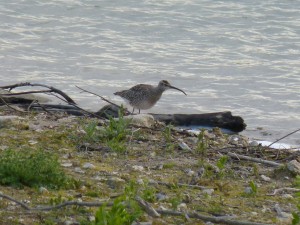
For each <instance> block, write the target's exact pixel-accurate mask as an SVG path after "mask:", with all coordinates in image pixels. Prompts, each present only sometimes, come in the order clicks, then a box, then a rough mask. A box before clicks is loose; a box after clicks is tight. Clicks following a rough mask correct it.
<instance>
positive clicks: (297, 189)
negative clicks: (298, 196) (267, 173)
mask: <svg viewBox="0 0 300 225" xmlns="http://www.w3.org/2000/svg"><path fill="white" fill-rule="evenodd" d="M282 191H290V192H300V189H299V188H289V187H284V188H278V189H275V190H274V192H273V193H272V194H267V195H268V196H273V195H276V194H277V193H278V192H282Z"/></svg>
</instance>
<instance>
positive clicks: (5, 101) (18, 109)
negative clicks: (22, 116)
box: [0, 97, 27, 113]
mask: <svg viewBox="0 0 300 225" xmlns="http://www.w3.org/2000/svg"><path fill="white" fill-rule="evenodd" d="M0 100H1V101H2V102H3V103H4V104H5V105H6V106H7V107H8V108H10V109H12V110H15V111H17V112H21V113H27V111H22V110H19V109H16V108H14V107H12V106H10V105H9V104H8V103H7V102H6V101H5V100H4V99H3V98H1V97H0Z"/></svg>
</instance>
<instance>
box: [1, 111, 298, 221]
mask: <svg viewBox="0 0 300 225" xmlns="http://www.w3.org/2000/svg"><path fill="white" fill-rule="evenodd" d="M4 115H9V116H14V117H12V119H11V120H7V121H6V122H3V121H2V122H1V126H0V127H1V128H0V132H1V135H0V141H1V144H0V147H1V152H0V153H2V154H3V153H4V152H6V151H7V150H14V151H17V152H22V151H24V149H26V151H28V153H30V152H31V151H42V150H43V151H46V152H47V153H50V154H53V155H55V156H57V157H58V161H59V164H60V165H61V168H62V169H63V171H64V172H65V173H66V174H67V175H68V176H69V177H71V178H72V179H75V180H77V181H78V183H76V185H75V186H74V187H72V188H66V189H59V190H52V189H51V188H49V187H47V186H46V185H44V186H39V187H38V188H32V187H28V186H26V185H25V186H23V187H22V188H15V187H13V186H6V185H3V184H2V185H1V186H0V188H1V192H2V193H3V194H10V195H11V194H13V196H14V197H15V198H17V199H19V200H22V201H25V202H26V201H29V202H30V203H29V204H30V205H31V206H36V205H49V204H50V203H51V199H54V200H55V199H56V200H55V202H57V203H55V204H58V203H61V202H65V201H67V200H72V201H81V202H97V201H99V200H101V199H114V198H115V197H114V196H116V195H120V194H122V193H124V190H126V187H127V185H128V184H129V183H131V182H134V183H136V184H137V189H138V193H140V195H141V196H142V198H143V199H144V200H146V201H147V202H148V203H149V204H150V205H152V206H153V207H154V208H156V209H160V210H161V209H167V210H174V211H176V212H190V213H191V212H198V213H200V214H204V215H206V216H214V215H216V214H218V215H221V216H229V215H231V216H232V215H233V216H234V220H237V221H253V222H261V223H270V224H274V223H278V221H281V219H282V218H281V217H280V215H279V214H278V212H277V211H276V210H275V208H276V207H277V208H278V207H279V208H280V209H281V210H283V211H284V212H285V213H287V215H288V216H287V217H286V218H285V219H284V221H285V222H287V221H290V219H291V213H292V212H294V211H296V210H297V207H296V206H297V202H298V200H297V198H296V196H294V194H293V192H291V193H287V192H283V193H279V194H276V195H270V194H272V193H273V192H274V191H275V190H277V189H280V188H287V187H291V188H292V187H294V186H293V183H294V181H295V179H296V178H295V175H293V172H290V171H288V170H287V169H286V167H284V166H283V167H276V166H275V167H274V166H270V165H266V164H264V162H263V161H261V162H260V163H257V162H252V161H247V160H242V159H239V158H235V157H233V156H230V154H231V153H232V154H233V155H236V156H238V155H244V156H247V157H250V158H258V159H264V160H267V161H271V162H272V161H274V164H275V165H277V164H278V165H285V164H288V163H289V162H290V161H292V159H294V158H295V159H296V156H293V153H292V152H289V151H287V150H284V151H282V150H276V151H275V152H274V149H269V148H264V147H262V146H251V145H249V139H248V138H247V137H245V136H242V135H237V134H233V135H228V134H224V133H222V132H221V130H220V129H213V130H212V131H207V130H206V131H203V132H202V133H201V134H200V135H195V134H190V133H188V132H180V131H178V130H176V129H173V128H172V127H170V126H165V125H164V124H162V123H159V122H157V121H152V122H153V124H152V125H151V126H150V127H149V128H145V127H143V128H142V127H141V126H140V125H130V126H126V127H123V128H122V129H121V130H119V128H120V127H119V126H121V125H124V124H118V123H117V124H115V123H116V122H113V124H114V125H117V127H114V129H112V130H111V129H110V126H112V124H111V123H112V122H109V121H101V120H97V119H90V118H78V117H73V116H66V115H64V114H61V113H51V114H49V113H45V112H43V113H37V112H33V113H27V114H21V113H19V112H16V111H12V110H11V109H7V108H6V107H2V108H1V109H0V117H1V116H4ZM119 122H120V121H119ZM120 123H125V121H123V120H121V122H120ZM94 125H98V126H94ZM117 130H118V132H121V135H122V138H121V137H120V139H118V140H115V139H114V137H115V136H116V135H120V133H118V134H116V133H114V132H115V131H117ZM110 132H113V135H112V136H109V135H111V133H110ZM122 132H125V133H122ZM106 135H108V136H106ZM107 138H109V139H107ZM286 158H289V161H285V159H286ZM275 162H276V163H277V164H276V163H275ZM0 174H1V171H0ZM151 182H154V183H153V184H152V183H151ZM149 183H151V185H149ZM162 184H166V185H162ZM251 184H255V187H256V188H257V190H254V189H253V188H254V186H251ZM182 185H183V186H182ZM200 187H201V188H200ZM124 188H125V189H124ZM251 188H252V189H251ZM125 193H126V192H125ZM286 194H288V195H286ZM59 198H60V200H59ZM5 202H6V203H5V204H4V205H2V206H1V207H2V212H1V213H0V218H1V220H3V221H5V222H7V223H10V222H11V221H12V220H17V221H19V222H20V221H22V224H32V223H37V224H42V223H41V222H38V221H48V222H49V223H50V222H52V223H53V222H54V220H53V218H56V221H59V223H61V224H65V223H66V221H73V222H78V221H85V222H84V223H82V224H92V223H93V219H95V212H96V210H97V209H98V208H96V207H88V208H86V210H82V209H81V207H77V208H76V207H70V208H63V209H62V210H59V211H55V210H53V211H50V212H48V213H33V214H32V215H31V217H28V216H27V215H26V213H25V211H24V213H22V210H21V211H20V206H19V205H11V204H10V203H9V201H7V200H5ZM8 206H9V210H10V211H9V212H8V211H7V210H8V208H7V207H8ZM8 214H9V216H7V215H8ZM214 217H215V216H214ZM40 218H42V220H41V219H40ZM139 220H140V221H144V222H148V223H149V224H171V223H185V224H195V223H199V222H201V220H199V219H197V218H190V219H189V220H186V219H185V218H183V217H175V216H170V215H169V216H163V215H162V216H160V217H158V218H154V217H151V216H149V215H148V214H147V213H146V212H144V213H143V217H141V218H140V219H139ZM285 222H284V223H285ZM284 223H283V224H284ZM50 224H51V223H50Z"/></svg>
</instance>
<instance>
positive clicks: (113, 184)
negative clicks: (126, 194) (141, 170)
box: [106, 177, 126, 189]
mask: <svg viewBox="0 0 300 225" xmlns="http://www.w3.org/2000/svg"><path fill="white" fill-rule="evenodd" d="M125 182H126V181H125V180H123V179H121V178H119V177H110V178H108V179H107V181H106V183H107V185H108V186H109V187H110V188H112V189H115V188H118V187H123V186H124V184H125Z"/></svg>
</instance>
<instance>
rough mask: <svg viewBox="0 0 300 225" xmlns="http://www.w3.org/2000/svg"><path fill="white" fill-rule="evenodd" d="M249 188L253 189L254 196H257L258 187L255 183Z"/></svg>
mask: <svg viewBox="0 0 300 225" xmlns="http://www.w3.org/2000/svg"><path fill="white" fill-rule="evenodd" d="M249 186H250V188H251V192H252V194H253V195H256V194H257V185H256V184H255V183H254V181H250V183H249Z"/></svg>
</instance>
